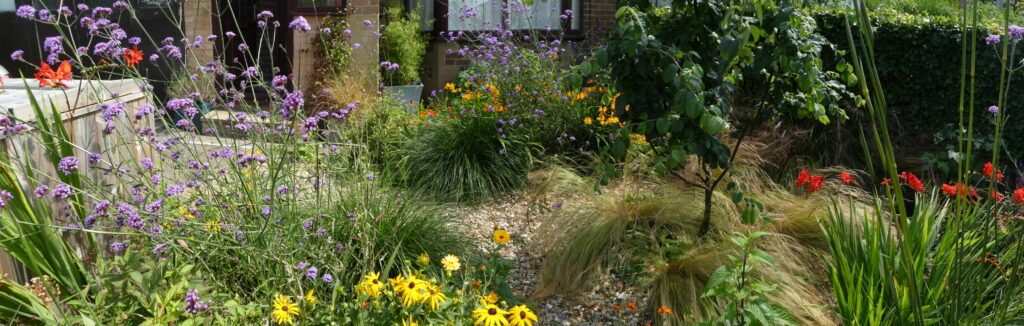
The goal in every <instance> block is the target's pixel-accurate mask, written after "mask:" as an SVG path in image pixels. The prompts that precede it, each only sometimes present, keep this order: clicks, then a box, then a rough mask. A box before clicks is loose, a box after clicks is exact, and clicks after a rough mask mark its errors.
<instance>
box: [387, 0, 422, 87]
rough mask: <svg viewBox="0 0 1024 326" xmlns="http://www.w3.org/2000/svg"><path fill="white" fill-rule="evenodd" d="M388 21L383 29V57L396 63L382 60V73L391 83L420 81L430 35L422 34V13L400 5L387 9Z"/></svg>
mask: <svg viewBox="0 0 1024 326" xmlns="http://www.w3.org/2000/svg"><path fill="white" fill-rule="evenodd" d="M384 17H385V23H384V24H385V25H384V28H383V29H382V30H381V32H380V33H381V34H382V35H383V36H382V37H381V39H380V54H381V60H383V61H385V62H387V63H392V64H395V65H397V67H395V68H397V69H392V67H393V66H390V65H388V66H385V65H384V63H382V64H381V75H382V76H384V81H385V83H386V84H389V85H409V84H412V83H413V82H418V81H420V68H421V66H422V64H423V55H424V54H426V53H427V36H425V35H424V34H421V32H420V31H421V30H422V28H421V27H420V16H419V14H418V13H416V11H411V12H409V13H403V9H402V7H400V6H392V7H389V8H387V9H386V11H385V16H384Z"/></svg>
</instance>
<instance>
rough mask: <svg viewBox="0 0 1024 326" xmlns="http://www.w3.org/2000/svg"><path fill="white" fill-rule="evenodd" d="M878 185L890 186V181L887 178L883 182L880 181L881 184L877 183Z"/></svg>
mask: <svg viewBox="0 0 1024 326" xmlns="http://www.w3.org/2000/svg"><path fill="white" fill-rule="evenodd" d="M878 184H879V185H883V186H889V185H892V179H889V178H885V179H884V180H882V182H879V183H878Z"/></svg>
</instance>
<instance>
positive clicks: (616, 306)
mask: <svg viewBox="0 0 1024 326" xmlns="http://www.w3.org/2000/svg"><path fill="white" fill-rule="evenodd" d="M612 309H615V310H622V306H620V305H614V306H612Z"/></svg>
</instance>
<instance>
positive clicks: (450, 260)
mask: <svg viewBox="0 0 1024 326" xmlns="http://www.w3.org/2000/svg"><path fill="white" fill-rule="evenodd" d="M441 267H442V268H444V270H446V271H449V272H454V271H457V270H459V268H462V263H461V262H459V256H456V255H447V256H444V258H441Z"/></svg>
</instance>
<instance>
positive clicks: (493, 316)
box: [473, 304, 508, 326]
mask: <svg viewBox="0 0 1024 326" xmlns="http://www.w3.org/2000/svg"><path fill="white" fill-rule="evenodd" d="M473 318H476V322H473V325H474V326H477V325H481V324H482V325H484V326H506V325H508V319H505V311H504V310H501V308H498V306H495V305H492V304H489V305H485V306H483V307H481V308H480V309H477V310H473Z"/></svg>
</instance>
